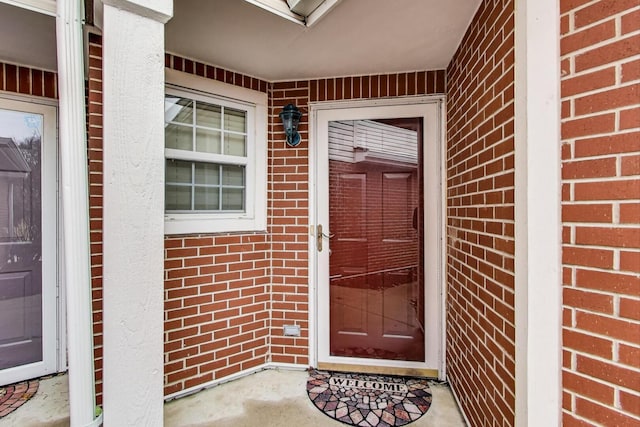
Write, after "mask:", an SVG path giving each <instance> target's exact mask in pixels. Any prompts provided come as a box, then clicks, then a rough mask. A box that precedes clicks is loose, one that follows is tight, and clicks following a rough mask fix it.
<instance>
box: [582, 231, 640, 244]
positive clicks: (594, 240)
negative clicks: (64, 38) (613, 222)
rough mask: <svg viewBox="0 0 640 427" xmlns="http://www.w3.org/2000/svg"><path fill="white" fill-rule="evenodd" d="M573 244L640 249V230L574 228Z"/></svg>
mask: <svg viewBox="0 0 640 427" xmlns="http://www.w3.org/2000/svg"><path fill="white" fill-rule="evenodd" d="M575 243H576V244H578V245H592V246H614V247H621V248H638V247H640V228H618V227H611V228H604V227H576V241H575Z"/></svg>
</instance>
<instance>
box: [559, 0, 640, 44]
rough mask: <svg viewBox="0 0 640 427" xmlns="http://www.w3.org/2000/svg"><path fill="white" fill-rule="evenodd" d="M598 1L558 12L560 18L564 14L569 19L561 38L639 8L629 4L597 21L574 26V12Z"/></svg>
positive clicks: (620, 16)
mask: <svg viewBox="0 0 640 427" xmlns="http://www.w3.org/2000/svg"><path fill="white" fill-rule="evenodd" d="M598 1H599V0H596V1H594V2H593V3H590V4H585V5H582V6H581V7H578V8H575V9H571V10H569V11H567V12H565V13H563V14H560V19H562V18H564V17H565V16H566V17H567V18H568V19H569V32H568V33H564V34H560V36H561V38H562V37H565V36H567V35H572V34H576V33H579V32H581V31H583V30H589V29H591V28H593V27H596V26H598V25H600V24H603V23H605V22H607V21H610V20H617V19H618V18H620V19H622V17H624V16H625V15H628V14H630V13H633V12H636V11H638V10H640V6H631V7H630V8H627V9H625V10H623V11H621V12H618V13H614V14H611V15H607V16H606V17H604V18H602V19H600V20H599V21H594V22H591V23H589V24H587V25H583V26H582V27H579V28H576V27H575V22H574V21H575V15H576V12H579V11H581V10H582V9H585V8H586V7H589V6H591V5H595V4H597V3H598ZM583 6H584V7H583ZM571 18H573V19H571ZM572 27H573V28H572ZM616 30H617V28H616ZM616 35H618V34H617V31H616Z"/></svg>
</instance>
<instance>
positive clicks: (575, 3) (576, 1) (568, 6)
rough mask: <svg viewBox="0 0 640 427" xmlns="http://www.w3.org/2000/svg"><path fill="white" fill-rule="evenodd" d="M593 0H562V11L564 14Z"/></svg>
mask: <svg viewBox="0 0 640 427" xmlns="http://www.w3.org/2000/svg"><path fill="white" fill-rule="evenodd" d="M590 1H591V0H560V13H561V14H564V13H566V12H570V11H572V10H573V9H577V8H579V7H580V6H582V5H584V4H587V3H589V2H590Z"/></svg>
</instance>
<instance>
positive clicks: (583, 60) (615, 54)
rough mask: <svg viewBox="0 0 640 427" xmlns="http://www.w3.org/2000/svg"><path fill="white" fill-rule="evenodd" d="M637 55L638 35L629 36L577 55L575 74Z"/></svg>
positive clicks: (638, 46) (639, 36)
mask: <svg viewBox="0 0 640 427" xmlns="http://www.w3.org/2000/svg"><path fill="white" fill-rule="evenodd" d="M616 1H617V0H616ZM624 1H629V0H624ZM631 1H636V0H631ZM638 53H640V35H635V36H630V37H627V38H625V39H622V40H619V41H616V42H613V43H609V44H607V45H604V46H600V47H597V48H594V49H592V50H589V51H587V52H585V53H582V54H580V55H577V56H576V58H575V69H576V72H580V71H584V70H587V69H589V68H594V67H599V66H601V65H605V64H610V63H612V62H615V61H619V60H622V59H625V58H630V57H632V56H634V55H637V54H638Z"/></svg>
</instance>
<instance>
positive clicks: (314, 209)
mask: <svg viewBox="0 0 640 427" xmlns="http://www.w3.org/2000/svg"><path fill="white" fill-rule="evenodd" d="M444 101H445V96H444V95H429V96H415V97H404V98H385V99H376V100H358V101H329V102H314V103H310V104H309V110H310V111H309V125H310V135H311V148H310V150H309V190H310V197H309V216H310V224H309V249H308V250H309V284H310V286H309V362H310V364H311V365H312V366H317V367H321V366H324V367H326V368H327V369H328V368H331V369H335V370H345V369H359V370H363V371H364V370H368V371H370V372H371V371H376V372H387V371H390V370H391V371H394V372H397V370H396V368H401V369H404V371H405V372H407V371H411V370H412V369H413V370H415V372H416V373H418V372H422V375H427V376H435V375H434V374H436V375H437V376H438V378H440V379H444V378H445V376H446V360H445V345H446V339H445V329H446V328H445V319H446V317H445V303H446V301H445V298H446V292H445V283H444V272H445V256H444V254H445V252H444V244H445V242H444V240H443V236H445V227H446V221H445V218H446V216H445V214H446V206H445V203H444V195H445V185H446V179H445V178H446V177H445V173H446V169H445V167H444V166H445V165H444V161H445V160H444V155H445V152H444V151H445V150H444V149H443V142H444V140H445V138H444V129H445V126H444V124H445V122H444V120H445V102H444ZM424 104H432V105H434V106H435V109H436V115H437V118H436V123H437V129H435V130H434V132H433V134H432V137H434V138H437V141H436V143H435V145H436V147H435V150H436V153H435V156H434V157H435V158H434V159H433V161H434V163H433V164H432V166H435V167H437V168H438V169H439V170H438V171H437V172H436V173H437V176H438V178H439V179H438V182H436V183H433V187H432V189H431V191H436V192H437V199H438V200H440V206H439V209H436V211H437V212H436V213H435V216H436V218H429V219H427V218H425V221H427V220H429V221H434V220H435V222H436V224H438V225H437V227H436V229H437V233H438V236H437V240H438V244H437V245H434V250H435V251H436V254H435V256H436V258H435V260H434V266H436V270H437V272H436V273H435V274H436V275H437V277H436V278H435V280H436V283H437V295H438V298H437V301H435V303H434V304H435V305H433V306H432V307H433V308H434V309H435V310H436V313H434V314H433V317H432V319H433V321H434V322H436V324H437V326H436V331H435V332H434V336H433V337H431V338H430V339H426V341H427V342H429V343H431V344H432V345H435V346H436V347H437V351H435V352H434V353H431V354H432V355H434V354H435V360H433V356H429V353H428V352H427V363H431V366H435V367H437V369H429V368H425V367H424V366H422V367H418V366H416V365H415V362H396V361H376V363H377V364H378V365H379V366H375V367H374V366H368V365H366V366H363V365H362V364H359V363H358V362H362V361H363V359H355V360H354V361H353V362H351V363H349V360H348V359H347V360H345V358H337V357H335V358H333V360H332V362H335V363H327V362H326V361H320V356H319V350H320V339H321V337H320V334H319V328H320V326H321V325H320V318H321V317H322V316H319V299H320V298H319V291H320V290H319V287H318V273H319V263H318V259H317V251H316V238H315V225H316V224H317V223H318V217H319V203H318V182H319V181H318V178H319V173H320V169H321V168H323V165H321V164H320V163H321V157H320V156H319V153H318V148H319V147H318V146H319V144H318V141H319V138H321V135H319V130H320V129H319V126H318V114H319V113H320V112H326V111H327V110H343V111H342V112H344V110H357V109H360V108H362V109H367V110H369V111H371V110H370V109H372V108H373V109H377V110H378V114H379V115H380V117H377V116H375V117H368V118H383V117H388V116H389V115H390V114H393V112H390V111H389V110H393V108H392V107H394V106H404V107H411V106H418V107H419V106H423V107H424ZM376 107H379V109H378V108H376ZM390 107H391V108H390ZM361 111H364V110H361ZM415 115H416V114H414V116H415ZM418 115H420V116H421V115H422V114H418ZM426 138H427V132H426V129H425V139H426ZM425 191H428V190H427V187H426V186H425ZM425 249H428V248H425ZM431 253H432V255H433V252H431ZM425 256H429V252H425ZM426 309H427V310H429V306H426ZM365 362H366V361H365ZM378 362H379V363H378ZM385 362H386V363H385Z"/></svg>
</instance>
